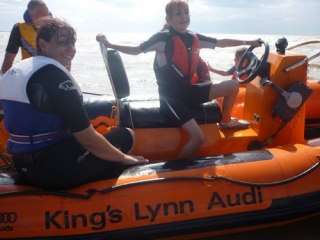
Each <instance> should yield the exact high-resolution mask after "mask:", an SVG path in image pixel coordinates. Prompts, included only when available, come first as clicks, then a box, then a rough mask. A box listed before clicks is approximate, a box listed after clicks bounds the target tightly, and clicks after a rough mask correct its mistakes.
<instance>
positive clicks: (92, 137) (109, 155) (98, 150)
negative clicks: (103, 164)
mask: <svg viewBox="0 0 320 240" xmlns="http://www.w3.org/2000/svg"><path fill="white" fill-rule="evenodd" d="M73 135H74V136H75V138H76V139H77V141H78V142H79V143H80V144H81V145H82V146H83V147H85V148H86V149H87V150H88V151H89V152H91V153H92V154H93V155H95V156H96V157H98V158H101V159H104V160H107V161H112V162H121V163H123V164H128V165H131V164H139V163H147V162H149V161H148V160H147V159H145V158H144V157H142V156H135V157H133V156H129V155H127V154H124V153H122V152H121V151H120V150H118V149H117V148H115V147H114V146H112V145H111V144H110V143H109V142H108V140H106V139H105V138H104V137H103V136H102V135H101V134H99V133H98V132H96V131H95V130H94V128H93V127H92V125H90V126H89V127H87V128H86V129H84V130H82V131H80V132H74V133H73Z"/></svg>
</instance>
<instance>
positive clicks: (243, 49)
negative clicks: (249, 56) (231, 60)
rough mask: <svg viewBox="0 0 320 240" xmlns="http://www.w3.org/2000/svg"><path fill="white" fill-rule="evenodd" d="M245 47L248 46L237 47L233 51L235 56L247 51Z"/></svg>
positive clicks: (240, 55)
mask: <svg viewBox="0 0 320 240" xmlns="http://www.w3.org/2000/svg"><path fill="white" fill-rule="evenodd" d="M247 49H248V48H246V47H242V48H238V49H237V51H236V53H235V56H236V58H238V57H242V55H243V54H244V53H245V52H246V51H247Z"/></svg>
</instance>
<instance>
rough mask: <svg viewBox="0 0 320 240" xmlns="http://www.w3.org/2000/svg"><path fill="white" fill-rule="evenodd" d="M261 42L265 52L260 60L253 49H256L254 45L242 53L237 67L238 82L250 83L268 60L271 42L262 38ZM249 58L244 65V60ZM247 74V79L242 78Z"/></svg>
mask: <svg viewBox="0 0 320 240" xmlns="http://www.w3.org/2000/svg"><path fill="white" fill-rule="evenodd" d="M260 43H261V44H263V45H264V53H263V55H262V57H261V59H260V60H259V59H258V58H257V57H256V56H255V55H254V54H253V53H252V50H253V49H255V47H254V46H251V47H249V48H248V49H247V51H246V52H245V53H244V54H243V55H242V57H241V59H240V62H239V65H238V67H237V81H238V83H242V84H243V83H249V82H251V81H252V80H253V79H255V77H256V76H257V75H258V74H259V72H260V71H261V69H262V67H263V65H264V64H265V63H266V62H267V59H268V56H269V44H268V43H266V42H264V41H262V40H260ZM245 60H248V61H249V63H247V64H246V65H245V66H243V65H244V64H243V63H244V61H245ZM245 75H246V76H247V77H246V78H245V79H242V77H243V76H245Z"/></svg>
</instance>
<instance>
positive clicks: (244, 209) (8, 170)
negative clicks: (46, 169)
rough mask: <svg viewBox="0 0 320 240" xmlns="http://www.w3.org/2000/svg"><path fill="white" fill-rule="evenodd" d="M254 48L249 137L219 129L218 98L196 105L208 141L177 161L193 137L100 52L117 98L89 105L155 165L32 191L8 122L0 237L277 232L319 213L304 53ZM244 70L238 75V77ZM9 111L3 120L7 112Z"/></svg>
mask: <svg viewBox="0 0 320 240" xmlns="http://www.w3.org/2000/svg"><path fill="white" fill-rule="evenodd" d="M262 43H263V46H264V50H265V51H264V54H263V56H262V57H261V58H260V59H259V58H257V57H256V56H255V55H254V54H253V48H252V47H251V48H249V49H248V51H249V52H248V53H249V54H250V64H249V66H248V67H247V68H245V69H239V70H238V71H239V73H240V74H241V73H242V72H245V73H247V74H248V78H247V79H245V80H244V81H245V83H246V84H247V87H246V94H245V97H244V100H243V102H244V108H243V116H242V118H243V119H245V120H247V121H248V122H250V128H248V129H219V128H218V125H217V123H218V122H220V120H221V111H220V106H219V104H218V102H217V101H215V100H214V101H212V102H209V103H207V104H203V105H201V106H198V107H197V108H195V109H193V114H194V116H195V119H196V121H197V122H198V123H199V125H200V127H201V129H202V130H203V132H204V134H205V142H204V144H203V145H202V147H201V148H200V149H199V151H198V152H197V153H196V154H195V156H194V157H193V158H190V159H178V160H177V158H178V154H179V152H180V150H181V148H182V147H183V146H184V144H185V143H186V142H187V141H188V139H187V135H186V134H185V133H184V132H183V131H182V130H181V129H179V128H176V127H175V126H174V125H173V123H172V122H170V120H168V119H166V118H165V116H163V115H162V114H161V112H160V110H159V101H158V99H156V98H150V99H143V98H142V97H133V96H129V95H130V88H129V84H128V79H127V76H126V73H125V68H124V66H123V64H122V61H121V57H120V54H119V53H118V52H117V51H114V50H108V51H107V50H106V49H105V48H104V46H103V45H100V47H101V51H102V55H103V58H104V62H105V64H106V67H107V71H108V75H109V78H110V80H111V83H112V85H113V90H114V94H115V96H114V97H107V96H100V97H92V96H91V97H88V98H86V99H85V107H86V109H87V112H88V115H89V116H90V118H91V120H92V124H93V126H94V127H95V128H96V129H97V131H99V132H101V133H105V132H107V131H112V129H114V128H117V127H129V128H132V129H133V130H134V132H135V134H136V145H135V147H134V155H143V156H145V157H146V158H148V159H150V163H149V164H146V165H139V166H133V167H131V168H129V169H127V170H126V171H124V172H123V173H122V174H121V175H120V176H119V177H118V178H114V179H105V180H102V181H98V182H91V183H87V184H84V185H82V186H79V187H77V188H74V189H61V190H59V191H50V190H46V189H39V188H35V187H33V186H28V185H26V184H25V183H23V182H22V181H21V180H20V179H19V176H18V174H17V173H16V172H15V170H14V168H13V166H12V162H11V156H10V153H8V152H7V151H6V149H5V142H6V140H7V138H8V135H7V133H6V131H5V129H4V127H3V122H1V124H2V125H1V129H0V130H1V133H0V136H1V148H2V153H1V155H0V156H1V159H2V164H1V173H0V238H5V239H22V238H23V239H124V238H127V239H128V238H131V239H138V238H141V239H162V238H171V239H174V238H180V239H181V238H182V239H192V238H199V237H203V236H216V235H222V234H227V233H234V232H243V231H248V230H253V229H260V228H268V227H272V226H278V225H281V224H286V223H289V222H293V221H299V220H301V219H305V218H308V217H311V216H314V215H316V214H320V185H319V176H320V168H319V164H320V134H318V135H317V134H315V135H314V136H313V137H312V139H309V140H306V139H305V110H306V106H305V105H306V104H305V102H306V101H307V99H308V98H309V97H310V96H311V94H312V89H311V88H310V87H309V86H308V85H307V62H304V61H303V60H304V59H306V56H305V55H301V54H298V53H295V52H293V51H286V53H285V54H279V53H277V52H270V51H269V45H268V43H266V42H262ZM241 71H242V72H241ZM4 114H5V113H4Z"/></svg>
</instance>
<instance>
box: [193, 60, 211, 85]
mask: <svg viewBox="0 0 320 240" xmlns="http://www.w3.org/2000/svg"><path fill="white" fill-rule="evenodd" d="M210 81H211V77H210V73H209V69H208V66H207V63H206V62H205V61H204V60H203V59H202V58H199V63H198V67H197V69H196V72H195V73H194V75H193V77H192V78H191V80H190V82H191V84H197V83H205V82H210Z"/></svg>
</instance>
